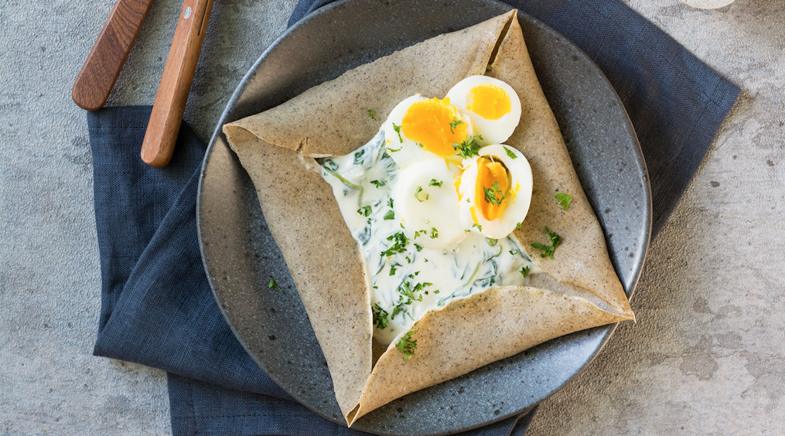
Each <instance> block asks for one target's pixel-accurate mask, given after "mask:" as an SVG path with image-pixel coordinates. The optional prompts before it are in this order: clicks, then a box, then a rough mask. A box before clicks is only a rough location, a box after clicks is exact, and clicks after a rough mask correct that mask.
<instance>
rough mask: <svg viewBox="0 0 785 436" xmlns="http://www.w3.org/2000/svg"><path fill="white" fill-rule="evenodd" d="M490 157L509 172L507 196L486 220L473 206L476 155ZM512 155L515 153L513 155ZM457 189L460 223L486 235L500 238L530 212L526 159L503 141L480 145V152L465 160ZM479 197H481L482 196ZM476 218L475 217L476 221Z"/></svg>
mask: <svg viewBox="0 0 785 436" xmlns="http://www.w3.org/2000/svg"><path fill="white" fill-rule="evenodd" d="M483 156H488V157H492V158H493V159H494V160H496V161H498V162H501V163H502V164H504V166H505V167H506V168H507V171H508V173H509V176H510V193H509V194H508V195H510V196H511V197H510V199H509V200H508V201H509V202H508V203H507V207H506V209H505V210H504V212H503V214H502V216H501V217H499V218H497V219H494V220H488V219H486V218H485V216H484V215H483V213H482V211H481V210H480V209H479V208H478V207H477V206H476V186H477V183H478V180H477V174H478V164H477V162H478V159H479V158H480V157H483ZM512 156H515V157H514V158H513V157H512ZM463 166H464V171H463V174H461V183H460V189H459V198H460V206H459V208H460V216H461V222H462V223H463V225H464V226H465V227H466V228H467V229H469V230H470V231H473V232H479V233H481V234H483V235H484V236H485V237H487V238H492V239H501V238H504V237H507V236H508V235H509V234H510V233H512V232H513V230H515V227H516V226H517V225H518V224H519V223H521V222H522V221H523V220H524V219H525V218H526V214H527V213H528V212H529V206H530V205H531V198H532V188H533V178H532V170H531V166H530V165H529V161H528V160H527V159H526V157H525V156H524V155H523V153H521V152H520V151H518V150H517V149H515V148H513V147H510V146H509V145H504V144H494V145H488V146H485V147H483V148H481V149H480V151H479V156H475V157H473V158H471V159H466V160H465V161H464V165H463ZM481 201H484V200H482V199H481ZM475 220H476V221H475Z"/></svg>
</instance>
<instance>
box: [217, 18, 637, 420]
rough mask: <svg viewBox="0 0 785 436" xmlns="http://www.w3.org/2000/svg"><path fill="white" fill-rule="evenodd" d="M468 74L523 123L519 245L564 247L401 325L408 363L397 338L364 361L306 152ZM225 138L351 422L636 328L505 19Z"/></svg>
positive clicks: (368, 346)
mask: <svg viewBox="0 0 785 436" xmlns="http://www.w3.org/2000/svg"><path fill="white" fill-rule="evenodd" d="M446 53H449V59H447V60H446V61H445V59H444V56H446V55H445V54H446ZM474 74H486V75H489V76H493V77H496V78H499V79H501V80H504V81H505V82H507V83H509V84H510V85H511V86H512V87H513V88H514V89H515V90H516V92H517V93H518V95H519V96H521V102H522V106H523V108H522V109H523V110H522V117H521V123H520V125H519V127H518V129H516V133H515V134H514V135H513V136H512V137H511V138H510V140H509V141H508V145H510V146H513V147H516V148H518V149H519V150H521V151H522V152H523V153H524V154H525V155H526V156H527V158H528V159H529V160H530V162H531V165H532V171H533V174H534V192H533V196H532V204H531V208H530V212H529V215H528V216H527V218H526V220H525V221H524V224H523V225H522V226H521V228H520V229H519V230H517V231H516V237H517V238H518V239H519V240H520V241H521V243H522V244H524V246H530V244H531V243H532V242H535V241H540V240H542V239H543V238H544V237H545V235H544V232H543V229H544V228H545V227H546V226H550V227H551V228H554V229H558V231H559V234H560V235H562V237H563V243H562V245H561V246H560V247H559V250H558V252H557V253H556V255H555V259H552V260H551V259H541V258H535V259H534V261H535V263H536V264H537V266H538V272H537V273H536V274H532V276H531V279H530V281H529V285H527V286H507V287H494V288H490V289H487V290H484V291H481V292H476V293H474V294H472V295H471V296H469V297H467V298H463V299H458V300H454V301H452V302H450V303H448V304H447V305H446V306H444V307H443V308H440V309H438V310H432V311H429V312H427V313H426V314H425V315H424V316H423V317H422V318H421V319H419V320H418V321H417V322H416V323H415V324H414V326H413V327H412V329H411V330H410V332H411V334H412V337H413V338H414V339H415V340H416V341H417V351H416V353H415V354H414V355H413V356H412V357H411V358H410V359H408V360H404V359H403V358H402V356H401V354H400V352H398V351H397V350H396V348H395V346H394V343H393V344H391V345H390V346H388V348H387V349H386V350H385V351H384V352H383V353H382V354H381V356H380V357H379V358H378V360H377V361H376V362H375V363H374V362H373V352H372V344H373V338H372V337H373V326H372V316H371V309H370V290H369V289H368V285H367V278H366V276H365V271H364V267H363V261H362V259H361V256H360V252H359V249H358V246H357V243H356V241H355V240H354V239H353V237H352V235H351V234H350V232H349V230H348V228H347V226H346V224H345V222H344V220H343V217H342V215H341V213H340V210H339V208H338V205H337V202H336V201H335V199H334V198H333V194H332V191H331V189H330V187H329V185H328V184H327V183H326V182H325V181H324V180H323V179H322V177H321V175H320V173H319V171H318V168H319V167H318V165H317V164H316V162H315V160H314V157H321V156H331V155H342V154H346V153H349V152H351V151H353V150H354V149H356V148H357V147H359V146H361V145H363V144H364V143H366V142H367V141H368V140H369V139H371V138H372V137H373V136H374V135H375V134H376V132H377V131H378V129H379V122H378V121H374V120H371V119H370V118H369V117H368V115H367V109H373V110H375V111H376V112H377V113H378V114H379V117H380V118H382V119H383V118H386V116H387V114H388V112H389V111H390V110H391V109H392V108H393V107H394V106H395V104H397V102H399V101H400V100H403V99H404V98H406V97H408V96H410V95H413V94H416V93H421V94H423V95H431V96H442V95H445V94H446V92H447V90H448V89H449V88H450V87H451V86H452V85H453V84H455V83H457V82H458V81H460V80H461V79H463V78H464V77H466V76H469V75H474ZM223 131H224V133H225V135H226V137H227V139H228V142H229V144H230V146H231V148H232V149H233V150H234V151H235V153H236V154H237V156H238V157H239V159H240V162H241V163H242V165H243V167H244V168H245V169H246V170H247V171H248V173H249V175H250V176H251V179H252V181H253V183H254V186H255V188H256V191H257V194H258V197H259V200H260V205H261V208H262V212H263V213H264V216H265V218H266V221H267V224H268V227H269V229H270V232H271V233H272V235H273V237H274V239H275V241H276V242H277V244H278V246H279V247H280V249H281V252H282V253H283V256H284V259H285V261H286V264H287V266H288V268H289V271H290V272H291V274H292V277H293V279H294V281H295V283H296V285H297V288H298V292H299V293H300V297H301V299H302V300H303V304H304V306H305V308H306V311H307V313H308V317H309V319H310V322H311V324H312V326H313V329H314V332H315V334H316V337H317V340H318V341H319V344H320V346H321V348H322V351H323V353H324V356H325V359H326V361H327V364H328V368H329V371H330V374H331V376H332V379H333V385H334V389H335V394H336V399H337V402H338V405H339V407H340V409H341V411H342V413H343V415H344V418H345V419H346V421H347V423H348V424H349V425H351V424H353V423H354V422H356V421H357V420H358V419H360V418H361V417H362V416H364V415H366V414H367V413H369V412H371V411H373V410H375V409H377V408H379V407H381V406H383V405H385V404H387V403H389V402H390V401H392V400H394V399H396V398H400V397H402V396H404V395H406V394H409V393H411V392H414V391H417V390H420V389H423V388H426V387H428V386H433V385H435V384H438V383H441V382H443V381H446V380H449V379H452V378H455V377H459V376H461V375H463V374H466V373H468V372H470V371H473V370H475V369H477V368H479V367H481V366H484V365H487V364H489V363H492V362H495V361H497V360H499V359H503V358H506V357H509V356H512V355H515V354H517V353H520V352H521V351H523V350H525V349H527V348H530V347H532V346H535V345H537V344H540V343H542V342H545V341H547V340H550V339H553V338H556V337H559V336H562V335H565V334H568V333H572V332H575V331H579V330H584V329H587V328H591V327H596V326H600V325H605V324H610V323H615V322H619V321H624V320H631V319H634V315H633V313H632V309H631V308H630V305H629V303H628V301H627V297H626V295H625V294H624V289H623V287H622V285H621V283H620V281H619V279H618V277H617V275H616V273H615V271H614V269H613V265H612V264H611V261H610V258H609V256H608V251H607V247H606V245H605V237H604V234H603V231H602V228H601V227H600V224H599V222H598V220H597V218H596V216H595V214H594V211H593V209H592V207H591V205H590V204H589V202H588V199H587V198H586V195H585V193H584V191H583V188H582V187H581V184H580V181H579V180H578V177H577V174H576V173H575V170H574V168H573V166H572V162H571V160H570V157H569V154H568V152H567V148H566V146H565V144H564V141H563V139H562V136H561V133H560V131H559V127H558V124H557V122H556V119H555V117H554V116H553V113H552V112H551V109H550V106H549V105H548V102H547V100H546V98H545V95H544V94H543V92H542V89H541V87H540V84H539V82H538V80H537V76H536V73H535V71H534V68H533V67H532V64H531V60H530V58H529V54H528V51H527V49H526V45H525V42H524V39H523V33H522V31H521V27H520V24H519V22H518V19H517V15H516V11H515V10H511V11H510V12H508V13H506V14H504V15H500V16H498V17H495V18H492V19H490V20H487V21H484V22H482V23H479V24H476V25H474V26H471V27H468V28H466V29H463V30H460V31H457V32H452V33H447V34H443V35H440V36H437V37H434V38H431V39H428V40H425V41H423V42H420V43H418V44H415V45H413V46H411V47H408V48H405V49H403V50H400V51H397V52H395V53H392V54H390V55H388V56H385V57H382V58H379V59H377V60H375V61H373V62H371V63H368V64H365V65H361V66H359V67H357V68H355V69H353V70H350V71H347V72H346V73H344V74H343V75H341V76H339V77H338V78H336V79H334V80H331V81H329V82H325V83H322V84H320V85H318V86H316V87H314V88H311V89H309V90H307V91H305V92H304V93H302V94H300V95H299V96H297V97H294V98H293V99H291V100H289V101H287V102H286V103H283V104H282V105H280V106H277V107H274V108H272V109H269V110H267V111H264V112H261V113H259V114H257V115H253V116H251V117H247V118H244V119H241V120H238V121H235V122H233V123H229V124H227V125H225V126H224V128H223ZM556 191H562V192H568V193H570V194H571V195H572V196H573V204H572V206H571V208H570V210H569V215H567V213H566V212H565V211H563V210H562V209H561V208H560V207H559V205H558V203H557V202H555V201H553V198H552V196H553V193H554V192H556ZM325 229H329V231H325ZM323 247H330V256H325V255H324V249H323Z"/></svg>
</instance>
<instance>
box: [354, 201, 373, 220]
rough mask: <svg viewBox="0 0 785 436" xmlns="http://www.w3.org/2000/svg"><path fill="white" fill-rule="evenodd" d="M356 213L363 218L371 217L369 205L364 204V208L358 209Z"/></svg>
mask: <svg viewBox="0 0 785 436" xmlns="http://www.w3.org/2000/svg"><path fill="white" fill-rule="evenodd" d="M357 213H358V214H360V215H362V216H364V217H369V216H371V205H369V204H366V205H365V206H362V207H360V208H359V209H357Z"/></svg>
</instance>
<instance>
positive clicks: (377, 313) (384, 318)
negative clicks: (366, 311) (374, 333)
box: [371, 303, 390, 329]
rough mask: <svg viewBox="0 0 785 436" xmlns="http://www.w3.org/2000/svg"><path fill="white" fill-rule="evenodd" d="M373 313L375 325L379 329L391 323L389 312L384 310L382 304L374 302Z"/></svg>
mask: <svg viewBox="0 0 785 436" xmlns="http://www.w3.org/2000/svg"><path fill="white" fill-rule="evenodd" d="M371 313H373V325H374V327H376V328H379V329H385V328H387V326H388V325H389V324H390V320H389V318H388V317H389V315H390V314H389V313H388V312H387V311H386V310H384V308H383V307H382V306H379V304H378V303H374V304H373V306H371Z"/></svg>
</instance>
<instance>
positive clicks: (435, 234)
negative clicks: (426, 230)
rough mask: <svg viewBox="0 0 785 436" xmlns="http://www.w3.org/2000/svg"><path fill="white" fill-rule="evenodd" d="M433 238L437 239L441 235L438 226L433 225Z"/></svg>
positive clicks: (431, 235)
mask: <svg viewBox="0 0 785 436" xmlns="http://www.w3.org/2000/svg"><path fill="white" fill-rule="evenodd" d="M429 236H430V237H431V239H436V238H438V237H439V229H437V228H436V227H431V234H430V235H429Z"/></svg>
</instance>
